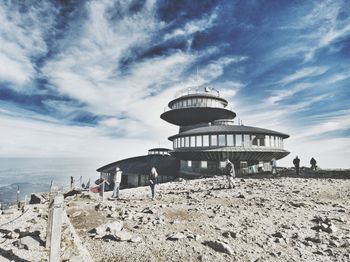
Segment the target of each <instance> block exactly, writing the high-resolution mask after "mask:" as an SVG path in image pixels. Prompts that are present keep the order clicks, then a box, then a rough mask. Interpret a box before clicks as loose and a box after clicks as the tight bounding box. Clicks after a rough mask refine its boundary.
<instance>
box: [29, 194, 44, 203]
mask: <svg viewBox="0 0 350 262" xmlns="http://www.w3.org/2000/svg"><path fill="white" fill-rule="evenodd" d="M45 201H46V200H45V199H44V198H43V197H42V196H41V195H39V194H31V195H30V200H29V204H31V205H34V204H42V203H44V202H45Z"/></svg>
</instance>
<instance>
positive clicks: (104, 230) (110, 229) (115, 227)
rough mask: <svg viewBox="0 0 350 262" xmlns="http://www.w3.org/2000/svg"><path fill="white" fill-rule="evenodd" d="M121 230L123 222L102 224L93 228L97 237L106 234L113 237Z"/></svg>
mask: <svg viewBox="0 0 350 262" xmlns="http://www.w3.org/2000/svg"><path fill="white" fill-rule="evenodd" d="M122 229H123V221H114V222H111V223H107V224H103V225H100V226H98V227H96V228H95V230H94V231H95V232H96V234H97V235H100V236H104V235H106V234H112V235H115V233H117V232H119V231H121V230H122Z"/></svg>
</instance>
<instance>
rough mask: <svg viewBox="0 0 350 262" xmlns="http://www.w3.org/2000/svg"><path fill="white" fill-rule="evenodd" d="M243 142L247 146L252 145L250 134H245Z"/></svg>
mask: <svg viewBox="0 0 350 262" xmlns="http://www.w3.org/2000/svg"><path fill="white" fill-rule="evenodd" d="M243 143H244V146H245V147H249V146H250V135H247V134H245V135H244V136H243Z"/></svg>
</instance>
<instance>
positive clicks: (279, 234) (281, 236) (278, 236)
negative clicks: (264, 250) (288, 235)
mask: <svg viewBox="0 0 350 262" xmlns="http://www.w3.org/2000/svg"><path fill="white" fill-rule="evenodd" d="M272 236H273V237H277V238H283V235H282V233H281V232H276V233H274V234H272Z"/></svg>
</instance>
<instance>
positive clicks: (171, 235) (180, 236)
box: [167, 233, 186, 241]
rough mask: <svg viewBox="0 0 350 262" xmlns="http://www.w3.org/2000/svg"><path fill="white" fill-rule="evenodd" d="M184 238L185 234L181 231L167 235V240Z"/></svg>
mask: <svg viewBox="0 0 350 262" xmlns="http://www.w3.org/2000/svg"><path fill="white" fill-rule="evenodd" d="M184 238H186V236H185V235H184V234H183V233H175V234H170V235H168V236H167V240H172V241H177V240H180V239H184Z"/></svg>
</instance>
